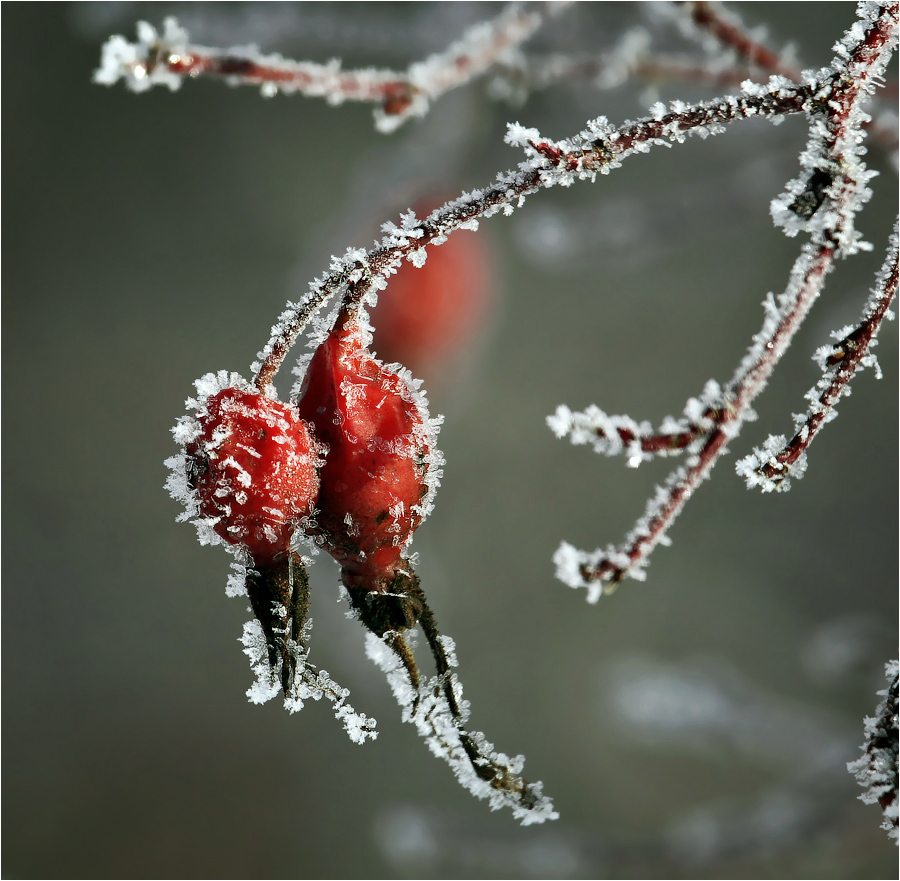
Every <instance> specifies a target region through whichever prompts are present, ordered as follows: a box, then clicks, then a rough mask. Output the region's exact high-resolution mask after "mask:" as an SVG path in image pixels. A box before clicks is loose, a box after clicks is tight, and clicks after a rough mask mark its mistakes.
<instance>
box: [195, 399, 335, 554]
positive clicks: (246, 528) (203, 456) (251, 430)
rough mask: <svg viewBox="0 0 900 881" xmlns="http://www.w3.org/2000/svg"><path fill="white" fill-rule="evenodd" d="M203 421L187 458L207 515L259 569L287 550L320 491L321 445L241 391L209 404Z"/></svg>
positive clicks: (274, 404) (279, 410)
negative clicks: (319, 454)
mask: <svg viewBox="0 0 900 881" xmlns="http://www.w3.org/2000/svg"><path fill="white" fill-rule="evenodd" d="M196 418H197V421H198V422H199V432H198V433H197V434H196V436H195V437H194V438H193V439H192V440H191V441H190V442H189V443H187V444H186V446H185V453H186V458H187V478H188V484H189V485H190V487H191V488H192V489H193V490H194V492H195V493H196V495H197V500H198V502H199V506H200V513H201V514H203V516H204V517H208V518H211V519H215V523H214V524H213V529H215V531H216V532H217V533H218V535H219V536H221V537H222V538H223V539H224V540H225V541H226V542H227V543H228V544H232V545H237V544H242V545H244V546H245V547H246V548H247V550H248V551H249V552H250V555H251V557H252V558H253V560H254V562H255V563H260V562H266V561H269V560H271V559H272V558H273V557H275V556H276V555H277V554H279V553H282V552H284V551H287V550H288V548H289V546H290V541H291V535H292V533H293V531H294V528H295V527H296V525H297V523H298V521H299V520H300V519H302V518H303V517H305V516H307V515H308V514H309V513H310V512H311V511H312V509H313V507H314V505H315V500H316V496H317V495H318V489H319V478H318V474H317V470H316V469H317V465H318V446H317V444H316V443H315V441H314V440H313V438H312V437H311V435H310V433H309V431H308V429H307V428H306V426H305V425H304V424H303V422H301V421H300V419H299V418H298V417H297V415H296V414H295V413H294V412H293V410H292V409H291V408H290V407H288V406H286V405H285V404H282V403H280V402H279V401H273V400H271V399H269V398H266V397H264V396H263V395H260V394H258V393H254V392H253V391H244V390H241V389H236V388H226V389H224V390H222V391H220V392H218V393H217V394H214V395H212V396H211V397H209V398H207V399H206V400H205V402H203V403H202V405H201V409H200V411H199V412H198V413H197V416H196Z"/></svg>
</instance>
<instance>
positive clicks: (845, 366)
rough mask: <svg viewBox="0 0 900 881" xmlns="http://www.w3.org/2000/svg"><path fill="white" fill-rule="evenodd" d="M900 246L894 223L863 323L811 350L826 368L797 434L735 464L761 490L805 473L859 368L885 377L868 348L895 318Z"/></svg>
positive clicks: (780, 487) (781, 487)
mask: <svg viewBox="0 0 900 881" xmlns="http://www.w3.org/2000/svg"><path fill="white" fill-rule="evenodd" d="M898 245H900V243H898V235H897V226H896V225H895V227H894V233H893V235H892V236H891V239H890V244H889V245H888V252H887V259H886V261H885V264H884V266H882V268H881V270H880V272H879V273H878V276H877V278H876V282H875V288H874V289H873V291H872V295H871V297H870V298H869V301H868V302H867V303H866V306H865V308H864V309H863V315H862V319H861V320H860V322H859V324H858V325H857V326H856V327H844V328H842V329H841V330H838V331H835V332H834V333H833V334H832V336H833V338H834V339H835V340H836V345H831V346H822V347H821V348H820V349H818V350H817V351H816V353H815V355H813V360H814V361H815V362H816V363H817V364H818V365H819V367H820V369H821V370H822V371H823V373H822V376H821V378H820V379H819V381H818V382H817V383H816V385H815V387H814V388H812V389H810V390H809V391H808V392H807V393H806V399H807V400H808V401H809V408H808V409H807V411H806V413H803V414H800V415H798V416H796V417H795V419H794V432H795V433H794V436H793V438H791V440H790V441H786V440H785V438H784V436H783V435H773V436H771V437H769V438H768V440H767V441H766V442H765V444H764V445H763V446H762V447H757V448H755V449H754V450H753V452H752V453H751V454H750V455H749V456H745V457H744V458H743V459H741V460H740V461H738V463H737V464H736V466H735V469H736V471H737V473H738V474H739V475H740V476H741V477H743V478H744V479H745V480H746V481H747V486H748V487H754V486H758V487H759V488H760V489H761V490H762V491H763V492H772V491H773V490H777V491H778V492H785V491H786V490H788V489H790V486H791V480H790V479H791V478H794V479H797V480H799V479H800V478H801V477H802V476H803V475H804V473H805V472H806V465H807V461H806V450H807V448H808V447H809V445H810V444H811V443H812V442H813V439H814V438H815V436H816V435H817V434H818V433H819V430H820V429H821V428H822V426H824V425H826V424H827V423H828V422H831V420H832V419H834V418H835V417H836V416H837V410H835V409H834V408H835V405H836V404H837V402H838V401H839V400H840V399H841V397H842V396H846V395H849V394H850V380H851V379H852V378H853V375H854V374H855V373H856V371H857V369H860V368H863V367H871V368H873V369H874V371H875V377H876V378H877V379H880V378H881V369H880V368H879V366H878V361H877V360H876V359H875V356H874V355H873V354H871V351H870V350H871V349H872V347H873V346H875V345H877V343H878V340H877V339H876V335H877V333H878V330H879V328H880V327H881V323H882V322H883V321H884V319H885V318H892V317H893V313H892V312H891V311H890V306H891V303H892V302H893V300H894V297H895V296H896V294H897V259H898Z"/></svg>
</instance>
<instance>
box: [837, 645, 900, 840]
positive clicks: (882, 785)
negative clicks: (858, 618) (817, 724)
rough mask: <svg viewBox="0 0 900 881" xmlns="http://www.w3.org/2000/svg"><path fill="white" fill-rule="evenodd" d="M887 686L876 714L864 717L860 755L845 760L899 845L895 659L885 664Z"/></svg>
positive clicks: (864, 797)
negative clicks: (879, 808) (863, 734)
mask: <svg viewBox="0 0 900 881" xmlns="http://www.w3.org/2000/svg"><path fill="white" fill-rule="evenodd" d="M884 672H885V676H886V677H887V680H888V683H889V684H888V687H887V688H886V689H885V690H884V691H879V692H878V695H879V697H883V698H884V700H883V701H882V702H881V703H880V704H879V705H878V708H877V709H876V710H875V715H874V716H870V717H867V718H866V720H865V731H866V740H865V743H864V744H863V745H862V746H861V747H860V749H861V750H862V751H863V755H862V756H860V758H858V759H857V760H856V761H855V762H848V763H847V770H848V771H849V772H850V773H851V774H853V775H854V776H855V777H856V782H857V783H859V785H860V786H863V787H865V789H866V791H865V792H864V793H863V794H862V795H861V796H859V799H860V801H862V802H864V803H865V804H867V805H873V804H879V805H881V809H882V811H883V817H884V819H883V821H882V823H881V828H882V829H884V830H885V831H886V832H887V833H888V836H889V837H890V838H893V839H894V840H895V841H896V842H897V844H898V845H900V839H898V834H897V830H898V816H897V807H898V805H897V752H898V748H897V742H898V730H897V661H891V662H890V663H889V664H885V668H884Z"/></svg>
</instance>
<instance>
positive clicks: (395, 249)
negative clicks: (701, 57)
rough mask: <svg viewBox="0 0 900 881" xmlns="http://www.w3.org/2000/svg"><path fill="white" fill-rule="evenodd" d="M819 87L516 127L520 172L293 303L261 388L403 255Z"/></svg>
mask: <svg viewBox="0 0 900 881" xmlns="http://www.w3.org/2000/svg"><path fill="white" fill-rule="evenodd" d="M818 86H819V84H818V83H815V82H814V83H810V84H807V85H802V86H795V85H793V84H790V83H785V82H782V81H780V80H777V81H773V82H772V83H771V84H770V85H769V86H768V87H761V86H760V87H753V92H752V94H746V93H745V94H742V95H741V96H738V97H735V96H728V97H726V98H722V99H719V100H718V101H710V102H701V103H697V104H685V103H684V102H680V101H678V102H674V103H673V105H672V109H671V110H670V111H668V112H666V108H665V106H664V105H662V104H657V105H656V106H655V107H654V108H652V109H653V115H652V116H650V117H645V118H644V119H641V120H638V121H637V122H628V123H625V124H624V125H623V126H621V127H620V128H618V129H616V128H615V127H613V126H612V125H610V123H609V122H608V121H607V119H606V118H605V117H599V118H598V119H596V120H592V121H591V122H589V123H588V128H587V129H586V130H585V131H583V132H581V133H579V134H578V135H575V136H574V137H572V138H570V139H568V140H565V141H551V140H548V139H546V138H543V137H542V136H541V134H540V132H538V131H537V130H535V129H526V128H523V127H522V126H519V125H512V126H510V127H509V132H508V134H507V137H506V140H507V143H509V144H511V145H512V146H518V147H522V148H524V150H525V152H526V156H527V161H526V162H523V163H521V164H520V166H519V170H518V171H509V172H506V173H504V174H499V175H498V176H497V177H498V183H496V184H493V185H491V186H489V187H487V188H485V189H483V190H474V191H472V192H471V193H465V194H463V195H462V196H461V197H460V198H459V199H457V200H455V201H453V202H448V203H447V204H446V205H444V206H442V207H441V208H438V209H436V210H435V211H433V212H432V213H431V214H430V215H429V216H428V217H427V218H426V219H425V220H419V219H418V218H417V217H416V216H415V214H414V213H413V212H408V213H407V214H404V215H403V216H402V218H401V222H402V226H400V227H398V226H396V225H395V224H393V223H387V224H385V225H384V227H383V229H384V231H385V233H386V235H385V236H384V237H383V238H382V240H381V242H380V243H378V244H376V246H375V247H374V248H372V249H371V250H369V251H368V252H367V251H365V250H363V249H361V248H349V249H348V250H347V251H346V253H345V254H344V256H343V257H342V258H334V259H333V260H332V266H331V271H330V272H328V273H327V274H326V275H324V276H322V277H321V278H319V279H316V281H314V282H313V283H312V284H311V285H310V292H309V294H308V295H307V297H306V298H305V299H304V300H303V301H302V302H300V303H288V305H287V308H286V309H285V311H284V312H283V313H282V314H281V316H280V318H279V320H278V322H277V323H276V324H275V326H274V327H273V328H272V337H271V339H270V340H269V342H268V343H267V345H266V347H265V348H264V349H263V350H262V351H261V352H260V353H259V356H258V358H259V361H258V362H257V363H255V364H254V365H253V367H252V369H253V371H254V376H255V382H256V384H257V385H260V383H263V384H265V383H267V382H270V381H271V379H272V377H273V376H274V375H275V373H276V372H277V371H278V369H279V367H280V366H281V363H282V362H283V360H284V357H285V356H286V354H287V352H288V351H289V350H290V348H291V346H292V345H293V344H294V342H295V341H296V339H297V337H298V336H299V335H300V333H302V332H303V330H304V329H305V328H306V326H307V324H308V323H309V321H310V320H311V319H312V317H313V316H314V315H315V313H316V312H317V311H318V310H319V308H320V307H321V306H322V304H323V303H324V302H325V301H326V300H327V299H328V298H329V297H331V296H332V295H333V294H335V293H339V292H343V296H344V297H345V299H346V300H347V301H348V302H349V303H353V304H355V305H354V308H358V306H359V305H362V304H366V303H370V302H372V297H373V296H374V295H375V293H376V292H377V291H378V290H381V289H383V288H384V287H386V285H387V279H388V277H389V276H390V275H391V274H393V273H394V272H395V271H396V269H397V267H398V266H399V265H400V263H401V261H402V260H403V259H404V258H406V259H408V260H409V261H410V262H412V263H415V264H417V265H420V266H421V265H422V264H423V263H424V261H425V257H426V251H425V247H426V245H440V244H442V243H443V242H444V241H446V239H447V236H449V235H451V234H452V233H453V232H455V231H456V230H458V229H476V228H477V227H478V223H479V220H481V219H482V218H487V217H492V216H493V215H494V214H496V213H498V212H499V211H501V210H502V211H503V213H504V214H507V215H508V214H511V213H512V212H513V211H514V210H515V208H516V207H518V206H520V205H521V204H522V202H523V201H524V198H525V197H526V196H528V195H530V194H532V193H535V192H537V191H538V190H541V189H544V188H548V187H552V186H557V185H559V186H569V185H571V184H572V183H573V182H574V181H575V180H579V179H580V180H595V179H596V176H597V174H598V173H600V174H607V173H609V171H610V170H612V169H614V168H618V167H619V166H620V165H621V163H622V161H623V160H624V159H626V158H627V157H629V156H631V155H634V154H636V153H646V152H648V151H649V150H650V149H651V147H653V146H658V145H665V146H671V145H672V144H673V143H683V142H684V141H685V139H686V138H687V136H688V135H690V134H699V135H700V136H702V137H706V136H708V135H711V134H719V133H720V132H722V131H724V130H725V126H726V125H727V124H730V123H733V122H736V121H738V120H743V119H751V118H756V117H762V118H773V117H779V116H783V115H785V114H790V113H800V112H803V111H804V110H806V109H807V106H808V103H809V102H810V100H811V99H812V97H813V95H814V94H815V92H816V88H817V87H818ZM332 318H333V316H332V317H329V319H327V320H326V321H324V322H320V323H319V324H317V325H316V329H315V331H314V336H324V333H326V332H327V329H328V327H329V326H330V324H331V323H332Z"/></svg>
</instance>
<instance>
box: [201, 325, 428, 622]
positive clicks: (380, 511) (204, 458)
mask: <svg viewBox="0 0 900 881" xmlns="http://www.w3.org/2000/svg"><path fill="white" fill-rule="evenodd" d="M429 430H430V422H429V419H428V415H427V411H426V410H425V407H424V402H423V401H421V400H420V399H419V397H418V395H417V393H416V387H415V383H414V382H413V381H412V380H411V378H410V377H409V376H408V375H407V374H406V373H405V371H403V370H402V369H400V368H395V367H394V366H386V365H384V364H383V363H382V362H380V361H378V360H377V359H376V358H375V357H373V355H372V354H371V353H370V352H369V351H368V349H367V347H366V345H365V331H364V330H363V328H362V327H361V325H360V323H359V321H358V319H356V318H355V317H352V316H343V317H342V318H339V321H338V323H337V324H336V325H335V327H334V329H332V330H331V331H330V332H329V334H328V336H327V337H326V338H325V340H324V341H323V342H322V343H321V344H320V346H319V347H318V349H317V350H316V352H315V353H314V355H313V357H312V360H311V361H310V364H309V367H308V370H307V373H306V377H305V379H304V382H303V385H302V387H301V391H300V395H299V398H298V400H297V403H296V406H295V407H292V406H289V405H287V404H284V403H282V402H280V401H277V400H274V399H272V398H270V397H267V396H266V395H264V394H262V393H260V392H259V391H258V390H257V389H255V388H253V387H252V386H250V385H249V384H248V385H247V386H246V387H243V388H242V387H238V386H235V385H233V386H230V387H227V388H224V389H221V390H219V391H218V392H216V393H215V394H213V395H211V396H209V397H208V398H206V400H205V401H203V402H201V405H200V409H199V411H198V413H197V414H196V422H195V423H194V436H193V437H192V438H191V439H190V440H189V441H188V442H187V443H186V445H185V461H186V465H187V468H186V471H187V482H188V485H189V487H190V490H191V491H192V492H193V494H194V501H195V503H196V504H197V506H198V507H199V511H200V513H201V514H202V515H203V517H204V518H206V519H207V522H208V523H211V525H212V528H213V529H214V530H215V532H216V533H217V534H218V535H219V536H220V537H221V538H222V539H223V540H224V541H225V542H226V543H228V544H230V545H242V546H243V547H245V548H246V550H247V552H248V553H249V555H250V557H251V558H252V561H253V567H252V568H253V570H255V572H256V573H261V574H260V577H261V578H262V579H263V581H267V580H268V581H269V582H270V587H269V588H268V589H267V590H266V591H265V592H266V593H267V594H268V595H270V596H277V595H278V594H279V593H284V591H283V590H282V589H278V588H277V586H276V583H278V582H281V581H284V580H285V576H284V574H283V573H284V571H285V570H286V567H287V566H289V565H294V564H295V563H296V559H297V555H296V553H294V552H292V551H291V540H292V536H293V534H294V532H295V530H296V529H297V528H298V526H301V527H302V528H303V529H304V530H305V532H306V533H307V534H308V535H310V536H312V537H313V538H314V539H315V540H316V542H317V543H318V544H319V545H320V546H322V547H323V548H324V549H325V550H327V551H328V552H329V553H330V554H331V556H332V557H334V558H335V560H337V561H338V563H340V564H341V567H342V570H341V578H342V581H343V583H344V585H345V587H346V588H347V591H348V593H349V595H350V600H351V603H352V605H353V606H354V608H356V609H357V611H358V613H359V615H360V617H361V618H362V620H363V622H364V623H365V624H366V625H367V626H368V627H369V629H371V630H374V631H375V632H378V633H379V635H383V633H384V632H386V631H388V630H399V629H403V628H404V627H408V626H412V624H414V623H415V621H416V620H417V618H418V612H419V609H418V604H417V600H416V599H415V598H414V596H411V595H410V591H409V587H410V586H411V584H412V580H411V579H414V576H412V575H411V572H410V570H409V566H408V563H407V562H406V561H405V560H404V558H403V551H404V549H405V548H406V547H407V546H408V545H409V543H410V541H411V540H412V535H413V532H414V531H415V529H416V527H417V526H418V525H419V524H420V523H421V521H422V519H423V517H424V515H425V513H427V509H428V507H430V495H431V486H432V485H433V483H434V478H435V475H434V473H433V463H434V462H435V458H436V451H434V450H433V449H432V441H431V438H430V431H429ZM251 587H252V582H251V580H250V579H248V589H250V588H251ZM249 592H250V595H251V599H253V598H254V592H253V590H252V589H250V590H249ZM416 592H417V591H412V593H413V594H415V593H416ZM253 605H254V611H256V612H257V617H260V620H261V623H263V626H264V628H265V629H267V630H268V628H267V627H266V623H267V622H266V620H265V619H266V618H267V617H269V615H268V614H267V610H265V609H263V608H260V609H259V610H257V609H256V606H257V603H256V602H254V603H253Z"/></svg>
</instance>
